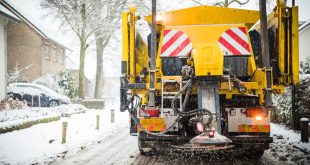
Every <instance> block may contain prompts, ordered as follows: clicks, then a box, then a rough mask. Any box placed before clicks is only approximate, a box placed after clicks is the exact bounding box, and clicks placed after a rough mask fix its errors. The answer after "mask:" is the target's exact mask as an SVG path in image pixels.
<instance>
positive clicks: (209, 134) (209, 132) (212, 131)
mask: <svg viewBox="0 0 310 165" xmlns="http://www.w3.org/2000/svg"><path fill="white" fill-rule="evenodd" d="M214 134H215V131H214V130H208V136H209V138H214Z"/></svg>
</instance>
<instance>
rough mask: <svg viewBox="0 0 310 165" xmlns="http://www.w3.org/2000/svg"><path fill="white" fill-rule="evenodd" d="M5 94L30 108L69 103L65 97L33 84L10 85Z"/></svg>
mask: <svg viewBox="0 0 310 165" xmlns="http://www.w3.org/2000/svg"><path fill="white" fill-rule="evenodd" d="M7 94H8V96H10V97H13V99H19V100H25V101H26V102H27V105H28V106H32V107H54V106H58V105H61V104H69V103H70V99H69V98H68V97H67V96H64V95H61V94H59V93H57V92H55V91H54V90H52V89H50V88H48V87H45V86H43V85H39V84H33V83H12V84H10V85H9V86H8V92H7Z"/></svg>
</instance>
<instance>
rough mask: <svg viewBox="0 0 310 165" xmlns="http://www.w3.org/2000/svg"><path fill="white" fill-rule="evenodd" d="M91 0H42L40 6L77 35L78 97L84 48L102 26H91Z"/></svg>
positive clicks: (92, 14) (93, 16) (80, 87)
mask: <svg viewBox="0 0 310 165" xmlns="http://www.w3.org/2000/svg"><path fill="white" fill-rule="evenodd" d="M93 2H94V1H91V0H43V1H42V2H41V7H42V8H44V9H46V11H47V14H48V15H53V16H54V17H55V18H57V19H60V20H61V28H63V27H64V26H65V27H69V29H70V30H71V31H73V32H74V34H75V35H76V36H77V37H78V39H79V42H80V65H79V66H80V68H79V97H80V98H83V97H84V96H85V94H84V79H85V75H84V63H85V56H86V50H87V48H88V46H89V44H90V42H91V41H90V38H91V36H92V35H93V34H95V33H96V32H97V31H99V30H100V29H101V28H102V27H100V26H96V27H95V26H93V25H94V24H92V22H93V21H96V20H97V18H96V14H94V10H93V8H92V7H93V5H92V3H93Z"/></svg>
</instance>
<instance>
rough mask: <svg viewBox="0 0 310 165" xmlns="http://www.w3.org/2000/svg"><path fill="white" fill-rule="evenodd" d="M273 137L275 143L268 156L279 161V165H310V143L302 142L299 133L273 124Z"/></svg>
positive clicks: (271, 146) (267, 152) (268, 151)
mask: <svg viewBox="0 0 310 165" xmlns="http://www.w3.org/2000/svg"><path fill="white" fill-rule="evenodd" d="M271 135H272V136H273V139H274V141H273V143H272V144H271V145H270V149H269V150H267V151H266V154H268V155H271V156H272V157H273V158H274V159H275V160H277V161H279V164H310V154H309V153H310V143H302V142H300V139H301V136H300V133H299V132H297V131H293V130H290V129H288V128H287V127H285V126H283V125H280V124H274V123H272V124H271Z"/></svg>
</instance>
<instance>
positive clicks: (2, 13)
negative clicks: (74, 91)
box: [0, 1, 20, 100]
mask: <svg viewBox="0 0 310 165" xmlns="http://www.w3.org/2000/svg"><path fill="white" fill-rule="evenodd" d="M9 20H10V21H11V22H13V21H14V22H19V21H20V19H19V18H18V17H17V16H16V15H14V14H13V13H12V12H10V11H9V10H7V9H6V8H5V7H4V6H3V5H2V1H0V80H1V81H0V100H2V99H4V98H5V97H6V87H7V75H6V73H7V24H8V21H9Z"/></svg>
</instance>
